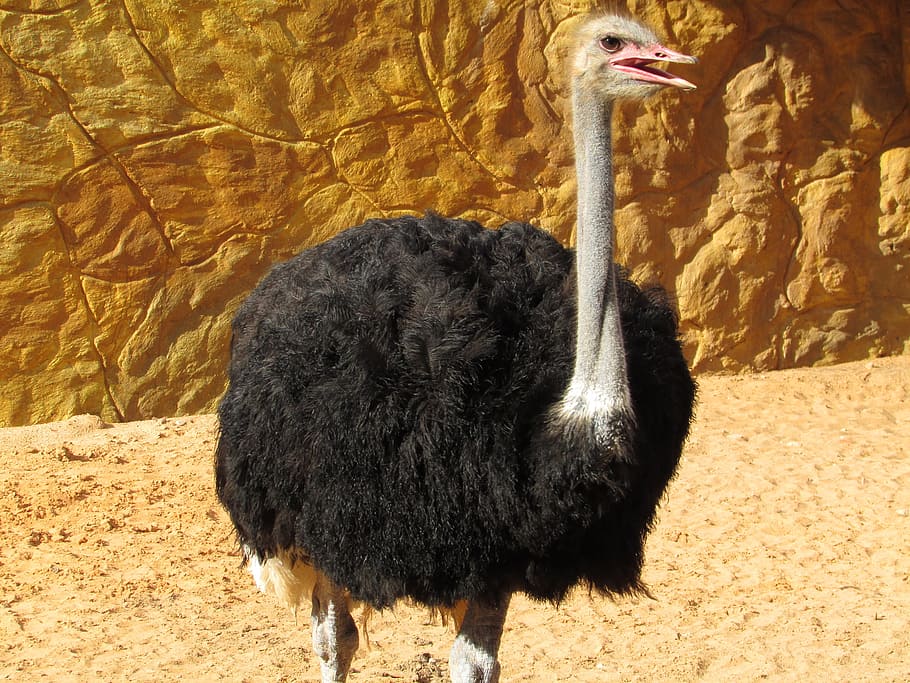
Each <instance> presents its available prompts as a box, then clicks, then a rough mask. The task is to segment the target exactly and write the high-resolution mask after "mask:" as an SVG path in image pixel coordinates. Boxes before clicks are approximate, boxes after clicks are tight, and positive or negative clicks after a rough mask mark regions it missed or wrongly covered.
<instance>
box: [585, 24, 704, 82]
mask: <svg viewBox="0 0 910 683" xmlns="http://www.w3.org/2000/svg"><path fill="white" fill-rule="evenodd" d="M576 44H577V45H578V46H579V47H578V49H577V52H576V53H575V60H574V62H573V64H572V76H573V79H574V80H575V82H576V85H577V86H580V87H582V88H584V89H585V90H588V91H589V92H591V93H592V94H594V93H598V94H600V95H602V96H605V97H606V98H607V99H620V98H623V99H624V98H641V97H647V96H648V95H651V94H652V93H654V92H655V91H657V90H658V89H660V88H661V87H663V86H673V87H675V88H682V89H683V90H694V89H695V86H694V85H693V84H692V83H690V82H689V81H687V80H685V79H682V78H679V77H678V76H674V75H673V74H670V73H667V72H666V71H662V70H661V69H658V68H656V67H653V66H651V64H652V63H653V62H683V63H686V64H694V63H695V62H697V61H698V60H696V59H695V57H690V56H689V55H684V54H681V53H679V52H675V51H673V50H670V49H669V48H666V47H664V46H663V45H661V44H660V42H659V41H658V39H657V36H655V35H654V33H653V32H652V31H651V30H650V29H649V28H647V27H646V26H644V25H642V24H640V23H639V22H637V21H636V20H634V19H632V18H631V17H626V16H622V15H616V14H601V15H596V16H594V17H592V18H590V19H588V20H587V21H586V22H584V24H582V26H581V28H580V29H579V33H578V40H577V41H576Z"/></svg>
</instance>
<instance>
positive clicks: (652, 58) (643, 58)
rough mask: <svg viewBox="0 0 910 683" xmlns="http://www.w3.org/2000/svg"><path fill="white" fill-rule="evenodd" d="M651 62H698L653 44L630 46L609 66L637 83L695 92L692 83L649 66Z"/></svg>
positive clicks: (614, 58)
mask: <svg viewBox="0 0 910 683" xmlns="http://www.w3.org/2000/svg"><path fill="white" fill-rule="evenodd" d="M653 62H677V63H679V64H696V63H697V62H698V60H697V59H696V58H695V57H691V56H689V55H684V54H682V53H681V52H675V51H673V50H670V49H669V48H666V47H664V46H663V45H657V44H655V45H647V46H645V47H639V46H637V45H630V46H628V47H626V48H625V49H623V50H622V51H621V52H620V53H619V54H617V55H616V56H615V57H613V59H611V60H610V65H611V66H612V67H613V68H614V69H616V70H617V71H622V72H623V73H626V74H629V75H630V76H631V77H632V78H634V79H635V80H637V81H644V82H646V83H656V84H657V85H668V86H672V87H674V88H681V89H683V90H695V84H694V83H690V82H689V81H687V80H686V79H684V78H680V77H679V76H674V75H673V74H671V73H669V72H667V71H663V70H662V69H658V68H657V67H653V66H651V64H652V63H653Z"/></svg>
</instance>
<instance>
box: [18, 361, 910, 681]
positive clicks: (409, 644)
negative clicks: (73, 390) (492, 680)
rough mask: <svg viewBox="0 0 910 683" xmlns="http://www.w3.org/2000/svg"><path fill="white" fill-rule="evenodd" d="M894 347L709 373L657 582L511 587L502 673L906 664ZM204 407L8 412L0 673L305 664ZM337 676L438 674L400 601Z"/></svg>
mask: <svg viewBox="0 0 910 683" xmlns="http://www.w3.org/2000/svg"><path fill="white" fill-rule="evenodd" d="M908 424H910V357H905V358H894V359H880V360H875V361H871V362H863V363H854V364H847V365H841V366H836V367H832V368H825V369H805V370H797V371H786V372H778V373H770V374H762V375H753V376H744V377H739V376H737V377H703V378H702V379H701V398H700V405H699V408H698V419H697V423H696V425H695V427H694V430H693V433H692V437H691V440H690V442H689V445H688V447H687V450H686V454H685V457H684V461H683V463H682V467H681V470H680V476H679V478H678V479H677V480H676V481H675V482H674V483H673V484H672V486H671V490H670V495H669V498H668V500H667V502H666V504H665V505H664V507H663V509H662V512H661V514H660V524H659V526H658V528H657V530H656V531H655V533H654V534H653V535H652V537H651V540H650V542H649V545H648V561H647V568H646V572H645V578H646V580H647V582H648V583H649V584H650V586H651V588H652V591H653V593H654V596H655V598H656V599H655V600H650V599H647V598H644V599H640V600H621V601H618V602H611V601H610V600H605V599H602V598H599V597H591V596H589V595H587V594H586V593H581V592H579V593H578V594H576V595H574V597H572V599H571V600H569V601H568V602H567V603H565V604H563V605H562V606H561V607H559V608H554V607H552V606H549V605H541V604H535V603H532V602H530V601H528V600H526V599H523V598H517V599H516V600H515V601H513V607H512V610H511V612H510V614H509V618H508V621H507V623H506V633H505V636H504V639H503V646H502V652H501V655H502V663H503V672H504V673H503V680H504V681H555V680H566V681H689V680H707V681H729V680H736V681H755V680H760V679H767V680H774V681H778V680H779V681H817V680H824V681H907V680H910V623H908V622H910V521H908V514H910V452H908V450H910V449H908V444H910V430H908V429H907V425H908ZM213 446H214V421H213V419H212V417H210V416H204V417H197V418H188V419H182V418H181V419H167V420H156V421H149V422H139V423H131V424H123V425H116V426H108V425H104V424H103V423H101V421H100V420H99V419H97V418H94V417H91V416H81V417H76V418H73V419H71V420H68V421H66V422H61V423H55V424H47V425H39V426H35V427H23V428H10V429H5V430H0V458H2V460H0V480H2V483H0V679H5V680H23V681H32V680H42V679H43V680H51V681H95V680H98V681H126V680H130V681H176V680H184V681H207V680H228V681H291V680H305V681H312V680H317V674H318V669H317V667H316V664H315V662H314V660H313V658H312V656H311V651H310V648H309V626H308V619H307V618H305V617H306V616H308V615H302V617H301V619H300V623H299V624H297V623H295V620H294V617H293V616H292V615H291V614H289V613H287V612H286V611H284V610H283V609H281V608H279V607H278V606H277V605H276V604H275V603H274V602H273V601H272V599H271V598H269V597H267V596H262V595H259V594H258V593H257V592H256V591H255V589H254V587H253V584H252V582H251V580H250V579H249V577H248V576H247V575H246V574H245V572H243V571H242V570H241V569H240V567H239V557H238V555H237V554H236V552H235V547H234V543H233V537H232V532H231V529H230V527H229V524H228V521H227V518H226V516H225V514H224V513H223V511H222V510H221V508H220V507H219V505H218V503H217V501H216V499H215V496H214V493H213V490H212V472H211V468H212V452H213ZM371 632H372V648H371V649H369V650H362V651H361V653H360V654H359V655H358V658H357V659H356V660H355V663H354V669H355V670H354V673H353V674H352V676H351V678H350V680H351V681H355V682H356V681H388V680H402V681H437V680H445V676H446V675H447V667H446V660H447V658H448V648H449V646H450V644H451V641H452V637H453V636H452V633H451V632H450V631H449V630H448V629H447V628H446V627H444V626H441V625H439V624H434V623H431V622H430V621H429V620H428V617H427V615H426V613H425V612H424V611H423V610H421V609H417V608H412V607H408V606H403V607H400V608H398V609H396V610H395V611H394V612H388V613H385V614H381V615H379V616H378V617H376V618H375V620H374V622H373V625H372V629H371Z"/></svg>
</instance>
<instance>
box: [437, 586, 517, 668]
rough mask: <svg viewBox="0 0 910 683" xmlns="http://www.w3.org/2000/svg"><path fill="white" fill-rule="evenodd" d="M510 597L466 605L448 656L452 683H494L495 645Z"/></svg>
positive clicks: (498, 640) (496, 665) (500, 633)
mask: <svg viewBox="0 0 910 683" xmlns="http://www.w3.org/2000/svg"><path fill="white" fill-rule="evenodd" d="M510 598H511V596H510V595H505V596H502V597H500V598H499V599H497V600H492V601H483V602H481V601H474V602H470V603H468V609H467V612H466V613H465V616H464V621H462V623H461V628H460V629H459V631H458V636H457V637H456V638H455V644H454V645H452V652H451V654H450V655H449V675H450V677H451V679H452V683H497V681H499V660H498V658H497V654H498V652H499V642H500V640H502V626H503V623H504V622H505V620H506V612H507V611H508V609H509V599H510Z"/></svg>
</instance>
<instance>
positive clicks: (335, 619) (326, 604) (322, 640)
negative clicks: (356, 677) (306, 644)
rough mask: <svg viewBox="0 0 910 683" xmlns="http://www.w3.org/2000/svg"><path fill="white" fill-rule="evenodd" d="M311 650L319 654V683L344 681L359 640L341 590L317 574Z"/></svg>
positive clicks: (345, 597) (314, 591)
mask: <svg viewBox="0 0 910 683" xmlns="http://www.w3.org/2000/svg"><path fill="white" fill-rule="evenodd" d="M312 623H313V650H314V651H315V652H316V654H317V655H318V656H319V664H320V667H321V669H322V683H337V682H338V681H345V680H347V677H348V669H350V668H351V659H353V657H354V652H356V650H357V646H358V645H359V643H360V636H359V635H358V633H357V624H355V623H354V619H353V617H351V613H350V611H349V609H348V596H347V595H346V594H345V592H344V590H342V589H341V588H339V587H338V586H336V585H335V584H333V583H332V582H331V581H329V580H328V579H327V578H325V577H324V576H320V577H319V579H318V580H317V581H316V586H315V587H314V588H313V616H312Z"/></svg>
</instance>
